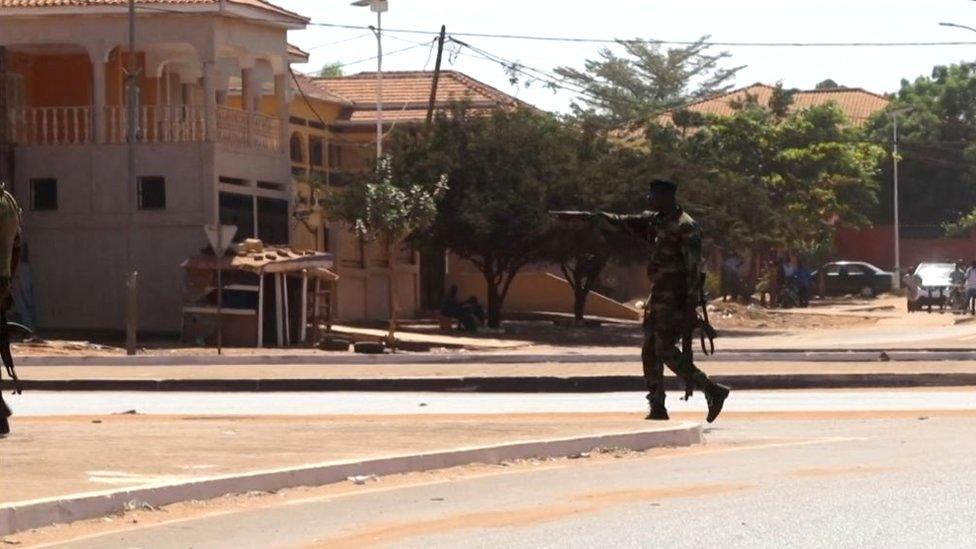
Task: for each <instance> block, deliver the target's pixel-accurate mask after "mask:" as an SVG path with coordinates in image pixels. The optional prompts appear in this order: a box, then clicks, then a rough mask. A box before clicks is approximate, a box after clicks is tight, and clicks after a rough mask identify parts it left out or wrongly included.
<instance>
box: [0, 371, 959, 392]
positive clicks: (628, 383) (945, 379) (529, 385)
mask: <svg viewBox="0 0 976 549" xmlns="http://www.w3.org/2000/svg"><path fill="white" fill-rule="evenodd" d="M712 379H713V380H715V381H717V382H719V383H724V384H727V385H729V386H731V387H733V388H735V389H740V390H773V389H841V388H892V387H968V386H976V372H968V373H957V372H951V373H950V372H947V373H918V374H911V373H909V374H887V373H868V374H864V373H861V374H857V373H854V374H746V375H715V376H712ZM665 384H666V388H667V389H668V390H679V389H683V386H682V385H680V384H679V381H678V380H677V379H676V378H674V377H670V376H669V377H665ZM20 386H21V388H22V389H24V390H25V391H80V392H95V391H107V392H108V391H110V392H123V391H125V392H191V393H195V392H209V393H264V392H269V393H273V392H279V393H289V392H290V393H314V392H340V391H341V392H472V393H608V392H622V391H643V390H645V387H646V384H645V382H644V378H643V377H642V376H639V375H616V376H611V375H606V376H570V377H555V376H551V377H547V376H510V377H398V378H335V379H324V378H306V379H66V380H22V381H21V382H20ZM12 388H13V385H12V383H11V382H10V381H9V380H3V381H0V389H5V390H9V389H12Z"/></svg>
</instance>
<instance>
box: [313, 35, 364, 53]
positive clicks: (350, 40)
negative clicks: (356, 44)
mask: <svg viewBox="0 0 976 549" xmlns="http://www.w3.org/2000/svg"><path fill="white" fill-rule="evenodd" d="M368 36H372V33H369V32H367V33H366V34H357V35H356V36H353V37H351V38H344V39H342V40H336V41H335V42H328V43H326V44H319V45H318V46H312V47H311V48H306V51H315V50H318V49H322V48H327V47H329V46H336V45H338V44H345V43H346V42H352V41H353V40H360V39H362V38H366V37H368Z"/></svg>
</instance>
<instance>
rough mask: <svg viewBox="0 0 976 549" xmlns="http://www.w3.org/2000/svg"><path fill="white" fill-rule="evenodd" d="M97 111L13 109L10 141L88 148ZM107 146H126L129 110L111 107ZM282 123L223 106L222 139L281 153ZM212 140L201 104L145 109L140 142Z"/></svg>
mask: <svg viewBox="0 0 976 549" xmlns="http://www.w3.org/2000/svg"><path fill="white" fill-rule="evenodd" d="M93 114H94V109H93V108H92V107H20V108H12V109H9V110H8V117H9V118H8V120H9V125H8V128H9V138H10V140H11V141H12V142H14V143H16V144H18V145H87V144H91V143H94V142H95V138H96V134H97V132H96V131H95V122H94V116H93ZM103 120H104V125H105V126H104V127H105V133H104V139H105V143H110V144H120V143H125V142H126V136H127V128H128V109H127V108H126V107H124V106H110V107H105V110H104V115H103ZM280 128H281V123H280V121H279V120H278V119H277V118H275V117H271V116H266V115H263V114H260V113H251V112H245V111H242V110H239V109H232V108H229V107H222V106H221V107H217V136H216V137H217V140H218V141H220V142H222V143H230V144H234V145H238V146H242V147H248V148H254V149H262V150H267V151H273V152H281V151H282V148H281V133H280ZM206 140H207V120H206V111H205V109H204V107H203V106H199V105H180V106H156V105H148V106H143V107H141V108H140V109H139V121H138V133H137V142H139V143H194V142H203V141H206Z"/></svg>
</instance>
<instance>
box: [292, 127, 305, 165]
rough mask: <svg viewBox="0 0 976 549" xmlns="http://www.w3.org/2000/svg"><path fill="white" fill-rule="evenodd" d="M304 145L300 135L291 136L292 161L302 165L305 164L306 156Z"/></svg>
mask: <svg viewBox="0 0 976 549" xmlns="http://www.w3.org/2000/svg"><path fill="white" fill-rule="evenodd" d="M304 148H305V147H304V146H303V143H302V136H301V134H298V133H293V134H291V141H289V149H290V150H291V161H292V162H294V163H296V164H300V163H302V162H304V159H305V154H304V152H305V151H304V150H303V149H304Z"/></svg>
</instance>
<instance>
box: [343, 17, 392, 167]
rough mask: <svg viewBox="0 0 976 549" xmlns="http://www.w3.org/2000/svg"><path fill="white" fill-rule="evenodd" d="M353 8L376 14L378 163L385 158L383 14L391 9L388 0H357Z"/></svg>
mask: <svg viewBox="0 0 976 549" xmlns="http://www.w3.org/2000/svg"><path fill="white" fill-rule="evenodd" d="M352 5H353V6H357V7H366V6H369V9H370V11H372V12H374V13H376V29H374V30H373V32H374V33H375V34H376V161H377V162H379V160H380V159H381V158H382V157H383V13H384V12H386V11H387V10H389V9H390V5H389V2H388V1H387V0H356V1H355V2H353V3H352Z"/></svg>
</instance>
